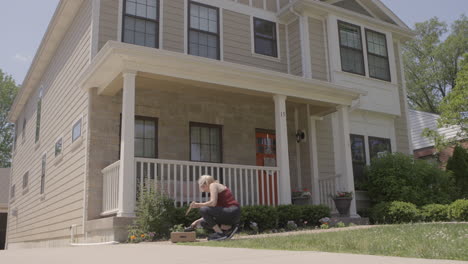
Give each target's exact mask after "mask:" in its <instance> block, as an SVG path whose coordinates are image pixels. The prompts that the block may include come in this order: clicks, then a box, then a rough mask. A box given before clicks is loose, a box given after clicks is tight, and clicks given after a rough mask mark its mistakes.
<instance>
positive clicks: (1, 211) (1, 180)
mask: <svg viewBox="0 0 468 264" xmlns="http://www.w3.org/2000/svg"><path fill="white" fill-rule="evenodd" d="M9 186H10V168H0V250H2V249H5V239H6V228H7V216H8V193H9V190H8V187H9Z"/></svg>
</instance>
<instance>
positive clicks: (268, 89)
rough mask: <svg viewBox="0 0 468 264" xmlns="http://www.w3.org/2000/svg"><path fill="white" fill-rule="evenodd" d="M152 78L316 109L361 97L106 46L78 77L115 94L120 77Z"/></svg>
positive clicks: (313, 83)
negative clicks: (279, 98) (275, 97)
mask: <svg viewBox="0 0 468 264" xmlns="http://www.w3.org/2000/svg"><path fill="white" fill-rule="evenodd" d="M129 71H130V72H137V73H138V76H141V77H147V78H152V79H161V80H170V81H177V82H184V83H190V84H192V85H193V87H197V86H199V87H205V88H214V89H228V90H229V91H231V92H234V91H235V89H239V92H242V93H251V94H258V95H274V94H282V95H286V96H288V98H290V99H293V100H294V99H295V100H296V101H304V102H309V103H313V102H315V103H314V104H315V105H317V106H318V107H320V105H321V104H322V105H323V106H325V105H328V106H330V104H332V105H351V104H352V101H353V100H355V99H358V98H359V97H360V96H361V95H365V94H366V92H365V91H362V90H358V89H351V88H346V87H343V86H339V85H335V84H332V83H329V82H324V81H319V80H311V79H305V78H302V77H297V76H292V75H290V74H284V73H278V72H274V71H269V70H263V69H259V68H255V67H249V66H244V65H239V64H235V63H229V62H225V61H216V60H212V59H206V58H201V57H196V56H187V55H185V54H182V53H176V52H170V51H165V50H160V49H153V48H147V47H141V46H136V45H131V44H126V43H121V42H116V41H109V42H107V44H106V45H105V46H104V47H103V48H102V49H101V51H100V52H99V53H98V55H97V56H96V57H95V58H94V59H93V61H92V63H91V65H90V66H89V67H88V69H87V70H86V71H85V72H84V73H83V75H82V76H80V78H79V82H78V85H79V86H80V87H81V88H82V89H90V88H94V87H96V88H97V89H98V94H101V95H115V94H116V93H118V92H119V91H120V90H121V89H122V79H121V75H122V73H123V72H129Z"/></svg>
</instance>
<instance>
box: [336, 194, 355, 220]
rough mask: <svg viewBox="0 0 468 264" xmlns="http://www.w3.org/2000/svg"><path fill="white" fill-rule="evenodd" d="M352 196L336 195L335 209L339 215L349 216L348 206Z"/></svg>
mask: <svg viewBox="0 0 468 264" xmlns="http://www.w3.org/2000/svg"><path fill="white" fill-rule="evenodd" d="M352 200H353V197H338V198H334V199H333V201H334V202H335V207H336V210H338V212H339V213H340V216H349V207H350V206H351V201H352Z"/></svg>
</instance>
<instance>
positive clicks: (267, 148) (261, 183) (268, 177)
mask: <svg viewBox="0 0 468 264" xmlns="http://www.w3.org/2000/svg"><path fill="white" fill-rule="evenodd" d="M255 138H256V141H255V142H256V152H257V153H256V158H257V166H264V167H276V136H275V132H274V131H266V130H257V131H256V135H255ZM277 187H278V179H277V175H276V173H275V172H267V171H261V172H259V173H258V193H259V195H258V197H259V204H264V205H278V192H277V190H278V188H277Z"/></svg>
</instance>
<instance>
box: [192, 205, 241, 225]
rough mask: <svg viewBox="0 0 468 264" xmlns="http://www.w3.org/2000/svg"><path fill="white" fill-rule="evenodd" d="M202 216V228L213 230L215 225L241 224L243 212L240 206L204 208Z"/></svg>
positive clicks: (201, 210)
mask: <svg viewBox="0 0 468 264" xmlns="http://www.w3.org/2000/svg"><path fill="white" fill-rule="evenodd" d="M200 214H201V215H202V217H203V221H202V222H201V226H202V227H203V228H207V229H212V228H213V226H215V225H235V224H238V223H239V222H240V216H241V210H240V207H238V206H231V207H208V206H205V207H202V208H200Z"/></svg>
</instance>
